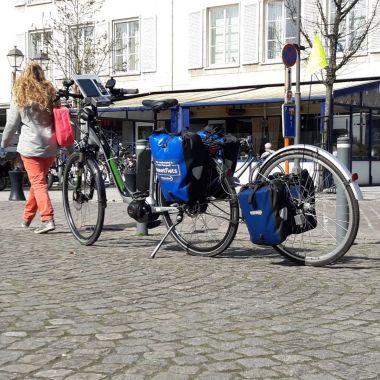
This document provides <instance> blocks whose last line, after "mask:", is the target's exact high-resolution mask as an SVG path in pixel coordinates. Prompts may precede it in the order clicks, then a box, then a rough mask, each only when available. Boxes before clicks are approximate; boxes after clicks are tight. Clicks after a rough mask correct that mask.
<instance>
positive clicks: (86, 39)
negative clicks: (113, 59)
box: [69, 25, 94, 55]
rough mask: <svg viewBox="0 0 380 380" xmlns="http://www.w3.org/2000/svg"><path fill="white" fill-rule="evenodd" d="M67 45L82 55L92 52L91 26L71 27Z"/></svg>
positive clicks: (92, 33) (92, 27) (92, 32)
mask: <svg viewBox="0 0 380 380" xmlns="http://www.w3.org/2000/svg"><path fill="white" fill-rule="evenodd" d="M69 43H70V45H71V46H72V47H74V48H75V49H78V53H79V54H80V55H83V54H84V52H88V51H89V50H93V49H92V46H93V43H94V26H93V25H85V26H83V25H80V26H72V27H71V30H70V36H69Z"/></svg>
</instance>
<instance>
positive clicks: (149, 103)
mask: <svg viewBox="0 0 380 380" xmlns="http://www.w3.org/2000/svg"><path fill="white" fill-rule="evenodd" d="M142 104H143V106H144V107H145V108H147V109H149V110H152V111H155V112H160V111H163V110H167V109H168V108H171V107H174V106H176V105H178V100H177V99H164V100H151V99H147V100H143V101H142Z"/></svg>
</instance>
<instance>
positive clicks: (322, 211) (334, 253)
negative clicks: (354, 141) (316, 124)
mask: <svg viewBox="0 0 380 380" xmlns="http://www.w3.org/2000/svg"><path fill="white" fill-rule="evenodd" d="M279 167H280V168H282V169H283V170H285V171H289V172H291V173H293V174H297V173H301V172H302V170H304V169H306V170H307V172H308V174H309V176H310V180H309V181H312V185H311V186H312V188H313V191H312V192H310V191H301V192H299V193H298V194H297V195H296V197H297V199H295V195H294V194H293V195H292V197H293V196H294V198H293V201H294V203H295V204H298V205H299V207H300V208H301V209H302V212H303V216H304V217H305V218H306V220H307V223H309V227H310V226H311V228H310V229H309V230H307V231H305V232H301V231H300V233H295V234H292V235H289V236H288V238H287V239H286V240H285V241H284V242H283V243H282V244H281V245H278V246H275V247H274V248H275V249H276V250H277V251H278V252H280V253H281V254H282V255H284V256H285V257H286V258H288V259H290V260H292V261H295V262H297V263H298V264H302V265H312V266H322V265H326V264H329V263H332V262H334V261H336V260H338V259H339V258H341V257H342V256H343V255H344V254H345V253H346V252H347V251H348V250H349V249H350V247H351V245H352V244H353V242H354V240H355V238H356V235H357V232H358V228H359V204H358V201H357V199H356V198H355V196H354V193H353V191H352V189H351V187H350V186H349V184H348V183H347V180H346V179H345V177H344V175H343V173H342V172H341V171H340V169H339V168H338V167H337V166H336V165H335V164H334V163H333V162H332V161H330V160H329V159H328V158H326V157H325V156H321V155H318V154H316V153H315V152H310V151H308V150H306V149H305V150H304V149H302V148H293V149H290V150H287V151H284V152H283V153H282V154H280V155H276V156H274V157H273V158H272V159H270V160H269V161H268V162H265V164H264V165H263V166H262V167H261V168H260V172H259V175H258V178H260V177H264V178H268V176H269V175H270V174H274V173H278V171H279V170H278V168H279ZM308 178H309V177H308ZM309 187H310V186H309Z"/></svg>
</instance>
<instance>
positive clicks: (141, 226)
mask: <svg viewBox="0 0 380 380" xmlns="http://www.w3.org/2000/svg"><path fill="white" fill-rule="evenodd" d="M147 149H148V140H137V141H136V188H137V190H138V191H145V190H146V189H145V187H146V182H147V178H149V173H148V170H145V169H146V162H145V160H146V151H147ZM145 171H146V173H144V172H145ZM143 187H144V188H143ZM136 233H137V234H138V235H141V236H145V235H148V224H147V223H140V222H137V223H136Z"/></svg>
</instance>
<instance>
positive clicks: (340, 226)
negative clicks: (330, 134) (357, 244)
mask: <svg viewBox="0 0 380 380" xmlns="http://www.w3.org/2000/svg"><path fill="white" fill-rule="evenodd" d="M337 158H338V160H339V161H340V162H341V163H342V164H344V165H346V166H347V168H348V169H349V170H351V140H350V138H349V137H348V136H341V137H338V140H337ZM344 191H345V189H344V188H343V185H342V184H338V183H336V204H337V207H336V219H337V221H338V223H337V225H336V236H337V240H338V241H339V242H340V241H342V240H343V239H344V236H345V235H346V231H347V227H348V215H349V212H348V202H347V199H346V197H345V196H344Z"/></svg>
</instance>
